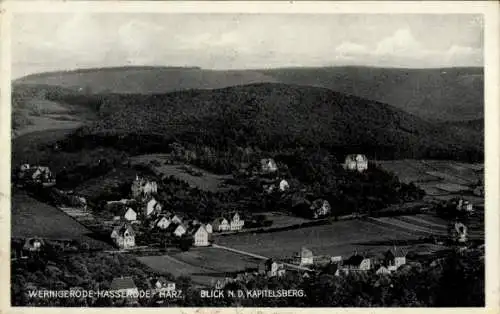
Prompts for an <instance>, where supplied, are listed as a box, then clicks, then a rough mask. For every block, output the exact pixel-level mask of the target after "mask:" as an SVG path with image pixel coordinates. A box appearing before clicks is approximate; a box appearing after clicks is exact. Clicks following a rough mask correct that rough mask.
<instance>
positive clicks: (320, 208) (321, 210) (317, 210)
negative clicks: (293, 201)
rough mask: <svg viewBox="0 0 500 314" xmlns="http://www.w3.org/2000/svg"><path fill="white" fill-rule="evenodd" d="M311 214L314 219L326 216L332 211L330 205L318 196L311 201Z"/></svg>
mask: <svg viewBox="0 0 500 314" xmlns="http://www.w3.org/2000/svg"><path fill="white" fill-rule="evenodd" d="M309 209H310V211H311V216H312V217H313V218H314V219H317V218H321V217H325V216H328V215H329V214H330V213H331V212H332V207H331V206H330V203H329V202H328V201H327V200H325V199H322V198H319V199H317V200H315V201H314V202H312V204H311V206H310V208H309Z"/></svg>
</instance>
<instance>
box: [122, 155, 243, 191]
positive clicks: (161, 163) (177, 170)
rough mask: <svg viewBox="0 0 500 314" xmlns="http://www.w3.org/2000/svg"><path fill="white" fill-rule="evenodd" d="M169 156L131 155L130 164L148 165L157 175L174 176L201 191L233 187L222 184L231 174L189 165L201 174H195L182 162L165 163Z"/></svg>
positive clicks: (223, 189) (230, 177)
mask: <svg viewBox="0 0 500 314" xmlns="http://www.w3.org/2000/svg"><path fill="white" fill-rule="evenodd" d="M169 156H170V155H168V154H149V155H140V156H134V157H132V158H131V162H132V165H142V166H147V167H149V168H150V169H151V170H152V171H153V172H154V173H155V174H156V175H158V176H159V177H170V176H174V177H175V178H176V179H178V180H181V181H184V182H186V183H188V184H189V185H190V186H195V187H196V188H198V189H200V190H203V191H208V192H219V191H225V190H228V189H231V188H234V186H230V185H227V186H223V183H224V182H225V181H226V180H229V179H232V176H231V175H218V174H214V173H211V172H209V171H206V170H204V169H200V168H197V167H195V166H192V165H189V167H190V168H191V169H193V170H195V171H197V172H200V173H201V174H202V175H201V176H195V175H192V174H190V173H188V172H187V171H186V170H185V169H183V167H184V165H183V164H166V161H167V160H169V158H170V157H169Z"/></svg>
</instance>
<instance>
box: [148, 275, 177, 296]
mask: <svg viewBox="0 0 500 314" xmlns="http://www.w3.org/2000/svg"><path fill="white" fill-rule="evenodd" d="M150 283H151V289H152V290H153V292H154V293H166V292H170V291H175V282H172V281H168V280H166V279H165V278H163V277H160V278H153V279H151V281H150Z"/></svg>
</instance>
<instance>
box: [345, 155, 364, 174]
mask: <svg viewBox="0 0 500 314" xmlns="http://www.w3.org/2000/svg"><path fill="white" fill-rule="evenodd" d="M344 168H345V169H347V170H355V171H359V172H363V171H365V170H366V169H368V158H366V156H365V155H362V154H351V155H347V157H346V158H345V163H344Z"/></svg>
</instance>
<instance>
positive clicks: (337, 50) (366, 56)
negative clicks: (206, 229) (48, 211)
mask: <svg viewBox="0 0 500 314" xmlns="http://www.w3.org/2000/svg"><path fill="white" fill-rule="evenodd" d="M12 35H13V36H12V76H13V78H17V77H20V76H23V75H26V74H31V73H36V72H44V71H53V70H69V69H76V68H89V67H107V66H122V65H160V66H199V67H202V68H207V69H245V68H270V67H284V66H335V65H369V66H388V67H412V68H419V67H448V66H482V65H483V28H482V20H481V18H480V16H478V15H436V14H433V15H396V14H392V15H368V14H356V15H347V14H338V15H331V14H328V15H327V14H323V15H315V14H301V15H290V14H269V15H262V14H255V15H250V14H248V15H234V14H224V15H222V14H219V15H217V14H144V13H142V14H132V13H120V14H110V13H77V14H75V13H36V14H33V13H31V14H29V13H24V14H15V15H14V18H13V21H12Z"/></svg>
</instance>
